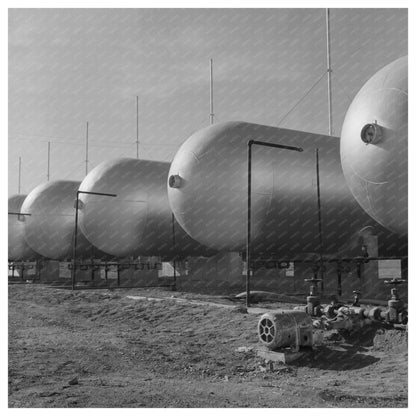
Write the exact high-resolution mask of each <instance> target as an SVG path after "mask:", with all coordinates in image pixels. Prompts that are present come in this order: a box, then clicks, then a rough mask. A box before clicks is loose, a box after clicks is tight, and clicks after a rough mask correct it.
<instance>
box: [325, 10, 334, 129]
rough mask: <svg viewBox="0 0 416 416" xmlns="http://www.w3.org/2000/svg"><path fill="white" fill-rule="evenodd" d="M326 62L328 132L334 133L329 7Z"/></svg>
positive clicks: (327, 14) (327, 12)
mask: <svg viewBox="0 0 416 416" xmlns="http://www.w3.org/2000/svg"><path fill="white" fill-rule="evenodd" d="M326 62H327V77H328V134H329V135H330V136H332V135H333V128H332V68H331V39H330V28H329V9H326Z"/></svg>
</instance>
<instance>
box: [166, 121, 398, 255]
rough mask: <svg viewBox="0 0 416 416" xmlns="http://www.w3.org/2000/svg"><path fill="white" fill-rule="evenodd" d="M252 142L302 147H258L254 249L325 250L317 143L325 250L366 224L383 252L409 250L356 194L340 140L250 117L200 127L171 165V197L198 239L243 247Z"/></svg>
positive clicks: (230, 248)
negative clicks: (249, 119) (368, 211)
mask: <svg viewBox="0 0 416 416" xmlns="http://www.w3.org/2000/svg"><path fill="white" fill-rule="evenodd" d="M250 140H259V141H264V142H270V143H275V144H281V145H287V146H294V147H299V148H302V149H303V151H302V152H297V151H291V150H286V149H276V148H269V147H261V146H256V145H255V146H253V153H252V250H253V251H254V252H257V253H267V254H271V253H273V254H274V255H276V256H277V257H279V258H281V259H282V258H286V259H287V258H299V257H300V258H305V257H306V256H308V255H310V254H311V253H315V254H316V253H319V252H320V238H319V235H320V234H319V221H318V198H317V173H316V172H317V169H316V167H317V166H316V149H319V176H320V200H321V224H322V237H323V253H324V254H328V255H335V254H336V253H338V252H339V251H340V250H343V249H344V248H345V247H347V246H348V247H349V246H350V245H351V240H352V239H354V238H355V236H356V235H357V233H358V232H359V231H360V230H362V229H363V228H364V227H366V226H372V227H373V230H374V231H375V233H376V234H377V235H378V237H379V254H381V253H384V254H385V255H387V254H395V253H397V250H404V249H405V246H404V245H402V242H399V241H397V240H395V239H393V240H392V238H393V236H392V235H391V233H389V232H388V231H387V230H384V229H383V228H382V227H381V226H379V225H378V224H377V223H376V222H375V221H374V220H373V219H371V218H370V217H369V216H368V215H367V214H366V213H365V212H364V211H363V210H362V208H361V207H360V206H359V205H358V203H357V202H356V200H355V199H354V197H353V196H352V194H351V192H350V190H349V189H348V186H347V184H346V181H345V178H344V175H343V172H342V168H341V161H340V154H339V139H338V138H336V137H328V136H324V135H318V134H311V133H306V132H300V131H294V130H288V129H282V128H277V127H270V126H263V125H258V124H252V123H245V122H227V123H219V124H216V125H213V126H209V127H207V128H204V129H202V130H200V131H198V132H196V133H195V134H193V135H192V136H191V137H190V138H189V139H188V140H186V141H185V142H184V143H183V144H182V146H181V147H180V149H179V150H178V152H177V154H176V155H175V158H174V160H173V162H172V164H171V168H170V172H169V179H168V195H169V202H170V205H171V208H172V211H173V212H174V214H175V217H176V219H177V220H178V222H179V223H180V224H181V225H182V227H183V228H184V229H185V231H186V232H187V233H188V234H189V235H190V236H191V237H193V238H194V239H195V240H197V241H199V242H200V243H201V244H204V245H206V246H208V247H211V248H213V249H216V250H227V251H239V250H244V249H245V244H246V236H247V190H248V185H247V179H248V173H247V171H248V162H247V149H248V146H247V144H248V142H249V141H250ZM396 249H397V250H396Z"/></svg>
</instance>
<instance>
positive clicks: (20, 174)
mask: <svg viewBox="0 0 416 416" xmlns="http://www.w3.org/2000/svg"><path fill="white" fill-rule="evenodd" d="M21 179H22V158H21V157H20V156H19V183H18V186H17V193H18V194H20V184H21Z"/></svg>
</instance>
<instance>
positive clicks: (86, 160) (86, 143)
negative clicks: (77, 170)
mask: <svg viewBox="0 0 416 416" xmlns="http://www.w3.org/2000/svg"><path fill="white" fill-rule="evenodd" d="M85 175H88V121H87V133H86V137H85Z"/></svg>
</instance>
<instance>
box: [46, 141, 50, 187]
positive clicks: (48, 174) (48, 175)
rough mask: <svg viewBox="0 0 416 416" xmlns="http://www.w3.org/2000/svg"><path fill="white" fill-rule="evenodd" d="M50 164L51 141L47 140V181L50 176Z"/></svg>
mask: <svg viewBox="0 0 416 416" xmlns="http://www.w3.org/2000/svg"><path fill="white" fill-rule="evenodd" d="M50 164H51V142H48V171H47V173H46V178H47V180H48V182H49V178H50Z"/></svg>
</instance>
